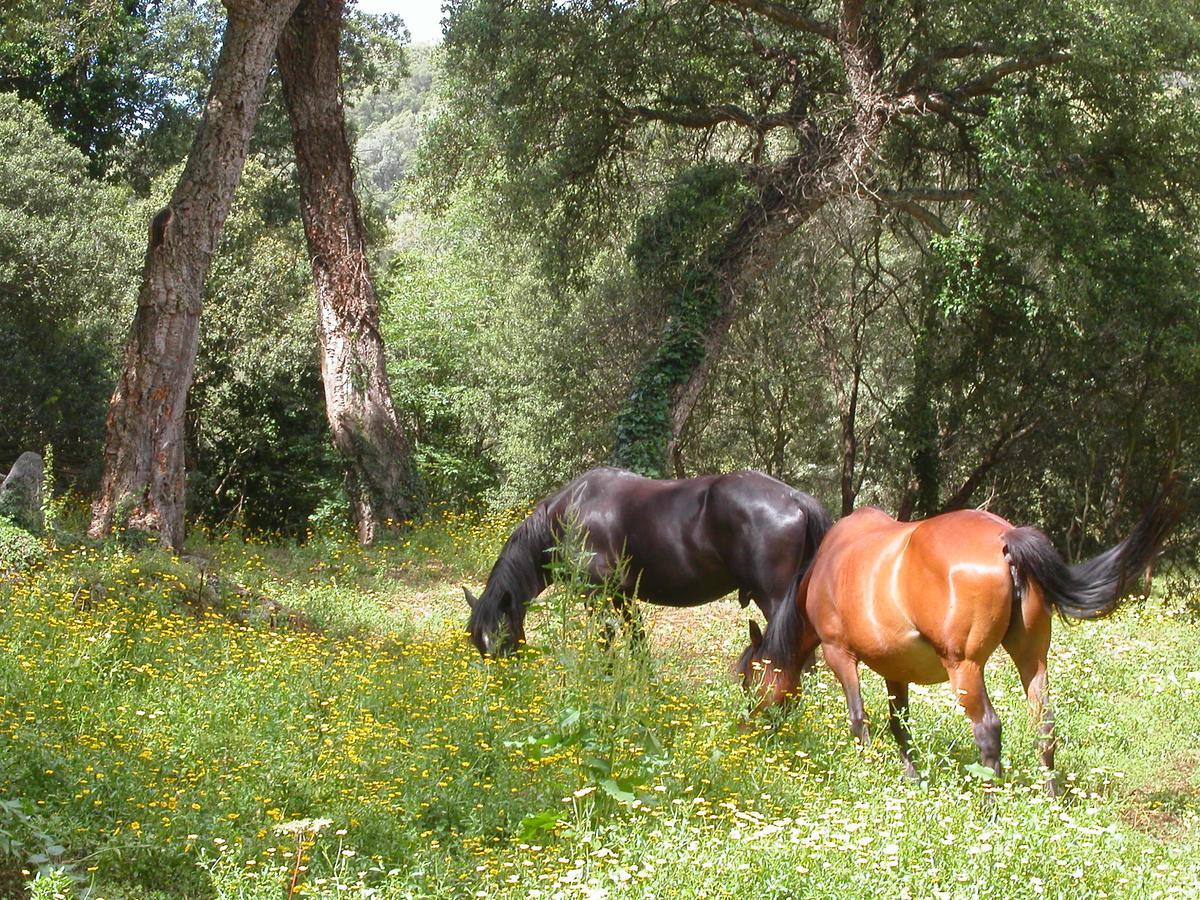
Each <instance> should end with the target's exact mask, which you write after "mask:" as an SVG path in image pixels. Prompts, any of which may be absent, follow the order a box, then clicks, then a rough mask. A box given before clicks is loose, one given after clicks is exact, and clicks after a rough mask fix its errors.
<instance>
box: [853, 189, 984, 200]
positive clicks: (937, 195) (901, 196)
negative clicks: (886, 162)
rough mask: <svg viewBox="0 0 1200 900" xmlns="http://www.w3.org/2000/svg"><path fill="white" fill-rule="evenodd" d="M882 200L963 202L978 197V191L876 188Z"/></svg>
mask: <svg viewBox="0 0 1200 900" xmlns="http://www.w3.org/2000/svg"><path fill="white" fill-rule="evenodd" d="M875 193H876V195H878V197H879V198H880V199H881V200H883V201H884V202H893V201H910V200H911V201H916V202H918V203H965V202H967V201H968V200H977V199H979V191H976V190H973V189H970V188H966V189H963V190H946V189H943V188H925V187H917V188H905V189H904V190H886V189H885V190H878V191H876V192H875Z"/></svg>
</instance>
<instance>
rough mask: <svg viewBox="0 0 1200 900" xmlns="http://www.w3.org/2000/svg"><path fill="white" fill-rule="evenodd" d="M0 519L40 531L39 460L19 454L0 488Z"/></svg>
mask: <svg viewBox="0 0 1200 900" xmlns="http://www.w3.org/2000/svg"><path fill="white" fill-rule="evenodd" d="M0 516H6V517H8V518H10V519H12V520H13V521H14V522H16V523H17V524H18V525H20V526H21V527H22V528H27V529H29V530H30V531H34V532H40V531H41V530H42V524H43V519H42V458H41V457H40V456H38V455H37V454H36V453H33V452H32V451H27V452H25V453H22V454H21V455H20V456H19V457H17V461H16V462H15V463H13V467H12V470H11V471H10V472H9V473H8V477H7V478H5V479H4V484H3V485H0Z"/></svg>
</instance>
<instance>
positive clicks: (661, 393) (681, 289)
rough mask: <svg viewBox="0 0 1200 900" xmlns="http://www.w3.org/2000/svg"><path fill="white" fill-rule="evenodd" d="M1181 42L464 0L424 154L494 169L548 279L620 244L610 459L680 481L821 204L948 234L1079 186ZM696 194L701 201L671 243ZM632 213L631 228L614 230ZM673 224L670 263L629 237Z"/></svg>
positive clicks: (851, 11) (723, 5)
mask: <svg viewBox="0 0 1200 900" xmlns="http://www.w3.org/2000/svg"><path fill="white" fill-rule="evenodd" d="M1194 32H1195V27H1194V23H1191V22H1188V21H1187V20H1186V16H1185V14H1184V13H1183V12H1182V11H1181V10H1179V9H1176V8H1173V7H1171V6H1170V5H1166V6H1161V7H1160V6H1156V7H1154V8H1153V9H1150V10H1143V9H1141V5H1140V4H1134V3H1132V2H1126V0H1112V2H1108V3H1101V4H1098V5H1097V4H1086V5H1085V4H1081V3H1077V2H1073V0H1050V2H1041V3H1036V4H1035V3H1031V2H1028V0H989V2H983V0H978V2H966V3H962V2H954V3H951V2H949V0H944V2H927V0H921V2H917V0H912V2H900V3H871V2H866V0H841V2H795V3H783V2H764V0H721V2H716V3H700V2H695V3H693V2H669V3H668V2H658V0H646V2H640V3H616V2H607V0H592V2H573V3H549V2H527V3H518V4H513V3H509V2H501V0H463V2H460V3H456V4H452V5H451V14H450V27H449V31H448V34H447V41H446V47H447V57H446V58H447V68H448V71H449V75H450V77H451V79H454V82H453V83H454V84H455V90H453V91H452V92H451V98H452V110H451V114H450V116H449V117H448V120H449V121H450V123H451V124H450V125H449V126H448V127H446V128H445V135H447V136H450V137H449V139H447V137H443V138H442V141H441V143H440V145H435V148H436V153H437V157H438V160H439V162H440V163H443V164H448V165H447V171H449V172H450V173H452V177H459V176H460V175H461V174H462V173H463V172H471V171H474V172H476V173H485V172H486V173H492V174H491V177H493V178H494V177H496V174H498V175H499V177H500V180H501V181H502V187H501V190H502V191H505V192H506V193H505V196H506V198H507V199H509V200H511V202H512V204H513V207H514V208H515V209H516V210H518V212H519V215H520V216H522V217H523V219H524V221H525V222H526V223H527V224H528V226H529V227H531V228H532V229H534V230H537V231H540V233H541V235H542V236H543V238H544V240H545V243H546V244H547V245H549V246H552V247H553V248H554V250H555V252H557V254H558V257H557V258H558V261H559V264H560V266H561V268H562V270H563V271H564V273H565V274H567V275H570V274H573V273H574V272H575V271H577V270H578V269H579V268H580V267H581V266H582V265H583V264H584V263H583V262H581V260H583V261H585V260H586V258H587V254H588V252H589V248H590V247H595V246H597V245H598V244H599V243H601V242H603V241H604V240H606V239H611V238H610V235H611V234H612V233H614V231H616V233H622V230H623V231H624V233H626V234H629V233H633V234H634V236H635V237H634V240H632V241H631V242H630V254H631V256H632V257H633V260H634V263H635V267H636V268H638V269H639V271H641V272H645V273H651V277H649V278H648V279H646V282H645V285H644V289H645V290H646V292H647V294H648V295H653V296H656V297H659V298H662V308H663V316H662V326H661V328H662V331H661V333H660V335H659V337H658V339H657V341H656V342H655V343H654V345H653V346H652V347H650V348H648V349H647V350H646V352H645V356H644V362H643V365H642V367H641V370H640V372H639V373H638V374H637V375H636V376H635V377H634V379H633V384H632V386H631V389H630V393H629V396H628V399H627V401H626V403H625V405H624V409H623V410H622V412H621V414H620V415H619V417H618V420H617V423H616V438H615V448H614V453H613V458H614V460H615V461H616V462H618V463H621V464H624V465H628V466H630V467H632V468H635V469H639V470H641V471H644V472H648V473H656V474H661V473H664V472H665V471H668V470H669V469H671V468H672V467H673V468H675V470H676V471H679V470H680V469H681V468H682V467H681V465H680V462H679V457H678V447H679V443H680V438H681V436H682V435H683V434H684V432H685V430H686V429H687V427H688V423H689V420H690V418H691V415H692V410H693V409H694V408H695V405H696V403H697V400H698V398H699V397H700V396H701V394H702V393H703V391H704V390H705V385H706V383H707V379H708V376H709V373H710V371H711V369H712V366H713V365H714V364H715V363H716V361H717V360H718V359H719V357H720V353H721V350H722V347H723V344H724V342H725V340H726V336H727V334H728V332H729V330H730V327H731V325H732V323H733V322H734V321H736V319H737V318H738V316H739V315H740V314H741V312H742V310H743V308H744V306H745V302H746V297H747V295H748V294H749V293H751V292H752V291H753V290H754V286H755V284H756V282H757V281H758V280H759V278H760V277H761V276H762V275H763V274H764V273H766V272H767V271H769V270H770V269H772V267H773V266H774V265H775V264H776V262H777V261H778V259H779V257H780V254H781V253H783V252H785V251H786V246H787V241H788V238H789V237H790V236H791V235H792V234H793V233H794V232H795V231H796V230H797V229H798V228H799V227H801V226H802V225H804V224H805V223H809V222H811V221H812V220H813V217H814V215H815V214H816V213H817V212H818V211H819V210H821V209H822V208H823V207H824V206H826V205H827V204H829V203H830V202H831V201H833V200H836V199H843V198H849V199H855V200H859V201H861V202H864V203H867V204H872V205H875V206H878V207H881V208H886V209H888V210H891V211H893V212H897V213H900V214H903V215H904V216H907V217H909V218H910V219H911V220H912V221H913V222H914V223H915V224H916V225H917V226H918V227H919V228H921V229H924V230H925V231H926V232H927V233H928V234H933V235H943V236H946V235H948V234H949V233H950V231H951V224H948V223H953V221H954V220H955V218H956V217H958V216H960V215H961V214H962V213H963V212H964V211H966V210H970V209H972V208H975V207H979V206H986V205H990V204H1003V203H1005V202H1007V201H1009V200H1012V199H1013V195H1014V194H1015V193H1017V192H1015V191H1012V190H1011V184H1008V183H1007V182H1008V181H1009V180H1011V179H1015V178H1020V179H1023V180H1024V181H1026V182H1034V181H1039V180H1040V181H1042V182H1049V181H1054V180H1058V181H1064V182H1065V181H1074V182H1075V183H1079V182H1082V181H1086V180H1087V179H1088V178H1091V177H1092V176H1093V175H1094V174H1095V170H1096V165H1097V161H1096V159H1095V157H1094V155H1092V154H1091V152H1090V151H1092V150H1094V149H1095V147H1094V145H1095V143H1097V142H1096V141H1095V140H1094V136H1095V135H1096V134H1100V133H1103V132H1104V131H1105V129H1106V128H1108V123H1109V122H1110V121H1111V119H1112V117H1113V115H1114V110H1113V109H1112V108H1111V107H1110V106H1108V105H1107V103H1108V102H1109V101H1107V100H1105V99H1104V97H1105V95H1106V94H1107V95H1111V94H1112V93H1113V89H1112V85H1113V84H1114V83H1115V82H1116V81H1117V80H1119V79H1126V80H1127V83H1128V84H1153V83H1154V82H1155V80H1157V82H1158V83H1161V82H1162V79H1163V77H1164V76H1165V75H1166V74H1168V73H1169V72H1170V71H1171V70H1172V66H1173V65H1174V64H1175V61H1177V60H1180V59H1183V58H1185V57H1189V56H1190V54H1191V53H1192V51H1191V50H1189V49H1188V46H1189V41H1190V40H1191V37H1190V35H1192V34H1194ZM1114 36H1115V37H1114ZM1139 42H1140V43H1141V44H1142V45H1144V46H1147V47H1153V48H1154V49H1153V52H1141V51H1140V49H1139V47H1138V45H1139ZM1118 44H1120V45H1121V49H1120V53H1122V54H1124V55H1123V56H1121V55H1120V54H1119V53H1118V52H1117V51H1116V50H1114V47H1116V46H1117V45H1118ZM1077 46H1084V47H1086V48H1088V49H1089V51H1091V52H1090V54H1089V55H1086V58H1085V57H1084V56H1080V55H1079V54H1077V53H1076V52H1075V48H1076V47H1077ZM1126 48H1132V49H1131V50H1130V51H1129V52H1126ZM1049 100H1053V103H1051V102H1049ZM1053 104H1058V106H1059V107H1060V108H1064V109H1073V108H1078V109H1079V110H1082V113H1081V114H1079V115H1077V116H1076V117H1075V119H1074V120H1072V122H1071V123H1069V126H1070V127H1063V128H1060V129H1059V130H1058V131H1057V132H1054V131H1052V130H1051V126H1049V125H1046V122H1047V121H1048V120H1047V118H1042V119H1041V120H1039V119H1038V116H1042V115H1043V113H1044V111H1045V110H1046V109H1049V108H1051V107H1052V106H1053ZM1015 110H1016V111H1018V112H1017V113H1016V114H1021V112H1020V111H1024V112H1025V113H1026V114H1029V116H1030V120H1029V121H1028V122H1026V123H1025V130H1024V131H1023V133H1022V138H1023V139H1025V140H1027V141H1028V142H1029V143H1030V144H1031V145H1032V146H1031V147H1030V148H1029V151H1030V152H1029V158H1028V159H1027V160H1025V162H1026V163H1028V164H1029V168H1028V169H1027V170H1023V171H1013V170H1009V171H1002V167H1001V166H997V165H996V164H995V159H994V158H991V159H989V156H988V154H989V147H988V145H987V140H988V135H989V134H991V133H993V132H995V131H996V130H997V129H998V128H1001V127H1002V124H1003V120H1004V117H1005V116H1009V117H1011V116H1012V115H1014V111H1015ZM1030 110H1033V113H1029V111H1030ZM1047 115H1048V114H1047ZM455 117H457V120H458V121H459V122H462V123H469V124H464V125H463V127H460V128H457V129H456V128H454V127H453V124H452V123H453V121H454V119H455ZM1089 129H1090V131H1089ZM1089 144H1092V145H1093V146H1089ZM993 156H994V154H993ZM497 163H498V165H497ZM698 183H703V185H704V187H703V188H701V189H699V190H698V189H697V188H696V185H697V184H698ZM699 196H703V197H705V198H708V199H711V198H719V201H720V202H715V203H708V204H707V205H706V206H705V207H704V208H703V209H699V206H700V204H693V206H696V207H697V213H696V215H697V216H702V217H705V221H703V222H699V223H696V224H694V225H688V224H686V222H683V224H682V225H681V222H682V221H683V220H686V216H685V215H684V212H685V210H686V208H687V207H688V203H687V200H688V198H692V199H695V198H696V197H699ZM639 197H645V198H649V200H648V204H647V205H650V210H649V211H648V212H647V213H645V214H644V216H643V222H644V223H646V222H648V223H649V224H650V227H649V228H648V229H647V228H638V227H631V226H630V225H629V223H628V218H629V217H628V210H629V208H630V207H636V206H637V204H638V202H639V200H638V198H639ZM615 198H619V199H615ZM1018 199H1020V198H1018ZM656 219H658V220H661V221H664V222H668V223H670V226H669V227H664V228H658V227H655V226H654V221H655V220H656ZM614 224H616V225H617V228H616V229H614V227H613V226H614ZM689 229H690V233H691V234H692V235H693V236H694V238H695V239H694V240H692V241H691V243H690V244H689V245H688V246H686V247H680V246H678V244H673V245H671V246H665V247H664V246H659V245H656V244H655V243H654V241H647V240H645V239H644V237H645V235H646V234H647V233H659V234H673V235H677V234H678V233H680V231H681V230H682V231H688V230H689ZM664 273H667V274H669V275H670V276H671V277H670V278H667V277H664ZM920 415H921V410H920V409H918V408H917V407H916V406H914V407H913V421H914V422H917V420H918V419H919V418H920ZM1014 428H1015V430H1011V429H1009V430H1003V431H1004V433H1003V434H1002V435H1001V437H1000V438H998V440H1001V443H1002V444H1003V443H1007V440H1008V438H1006V437H1005V435H1008V437H1011V436H1012V435H1014V434H1019V433H1020V432H1021V429H1022V428H1024V425H1023V424H1022V425H1020V426H1014ZM1010 432H1011V433H1010ZM968 487H969V485H968ZM930 491H933V494H934V495H936V492H937V484H936V480H933V481H931V480H929V479H926V480H925V481H924V482H922V485H921V486H920V487H919V488H918V493H921V492H924V494H926V495H928V494H929V492H930ZM968 493H969V491H968ZM932 502H936V501H935V500H931V499H930V498H929V497H928V496H926V497H925V499H924V500H923V501H922V502H918V503H917V508H918V509H923V508H924V507H925V506H926V505H927V504H928V503H932Z"/></svg>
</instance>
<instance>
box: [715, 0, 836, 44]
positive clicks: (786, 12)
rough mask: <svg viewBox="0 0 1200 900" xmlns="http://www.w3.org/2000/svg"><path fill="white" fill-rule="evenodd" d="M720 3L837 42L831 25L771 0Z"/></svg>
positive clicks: (736, 0)
mask: <svg viewBox="0 0 1200 900" xmlns="http://www.w3.org/2000/svg"><path fill="white" fill-rule="evenodd" d="M720 2H722V3H727V4H728V5H730V6H736V7H737V8H738V9H742V10H745V11H747V12H753V13H758V14H759V15H760V16H765V17H766V18H768V19H770V20H771V21H772V22H777V23H778V24H780V25H786V26H787V27H788V28H794V29H795V30H796V31H804V32H807V33H808V34H815V35H818V36H820V37H823V38H825V39H826V40H828V41H834V40H837V28H836V26H834V25H833V24H832V23H830V22H823V21H821V20H820V19H816V18H813V17H812V16H808V15H805V14H804V13H802V12H800V11H799V10H795V9H792V8H791V7H790V6H788V5H786V4H783V3H773V2H771V0H720Z"/></svg>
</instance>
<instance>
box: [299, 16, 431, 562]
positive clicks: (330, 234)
mask: <svg viewBox="0 0 1200 900" xmlns="http://www.w3.org/2000/svg"><path fill="white" fill-rule="evenodd" d="M344 8H345V2H344V0H301V2H300V5H299V7H298V8H297V9H296V12H295V15H293V16H292V19H291V21H290V22H289V23H288V26H287V28H286V29H284V33H283V35H282V37H281V39H280V42H279V53H278V59H279V74H280V79H281V82H282V85H283V94H284V99H285V102H286V104H287V111H288V119H289V121H290V122H291V127H292V141H293V145H294V146H295V150H296V162H297V170H298V174H299V179H300V196H301V213H302V215H303V218H304V230H305V234H306V236H307V239H308V249H309V256H310V257H311V259H312V269H313V279H314V281H315V283H316V295H317V334H318V336H319V338H320V344H321V376H322V379H323V381H324V385H325V411H326V416H327V418H328V420H329V427H330V430H331V432H332V435H333V442H334V445H335V446H336V447H337V449H338V451H339V453H340V454H341V455H342V457H343V459H344V460H345V463H346V488H347V493H348V494H349V497H350V509H351V517H352V518H353V520H354V524H355V527H356V528H357V530H358V537H359V540H360V541H361V542H363V543H370V542H371V541H372V540H373V539H374V536H375V531H376V529H377V528H378V527H380V526H381V525H385V524H386V523H388V522H392V523H394V524H399V523H401V522H403V521H404V520H406V519H407V518H408V517H409V515H410V514H411V512H412V510H413V497H414V493H415V492H414V475H413V470H412V453H411V442H410V440H409V437H408V434H407V433H406V431H405V429H404V427H403V425H402V424H401V422H400V421H399V420H398V418H397V416H396V410H395V408H394V406H393V403H392V395H391V390H390V388H389V386H388V379H387V366H386V355H385V349H384V344H383V339H382V337H381V336H380V332H379V300H378V297H377V296H376V293H375V286H374V284H373V282H372V279H371V272H370V266H369V264H368V262H367V252H366V239H365V234H364V228H363V220H362V214H361V212H360V210H359V205H358V200H357V198H356V196H355V193H354V169H353V157H352V154H351V149H350V143H349V141H348V140H347V138H346V126H345V115H344V110H343V102H342V87H341V69H340V59H339V47H340V44H341V34H342V20H343V13H344Z"/></svg>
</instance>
